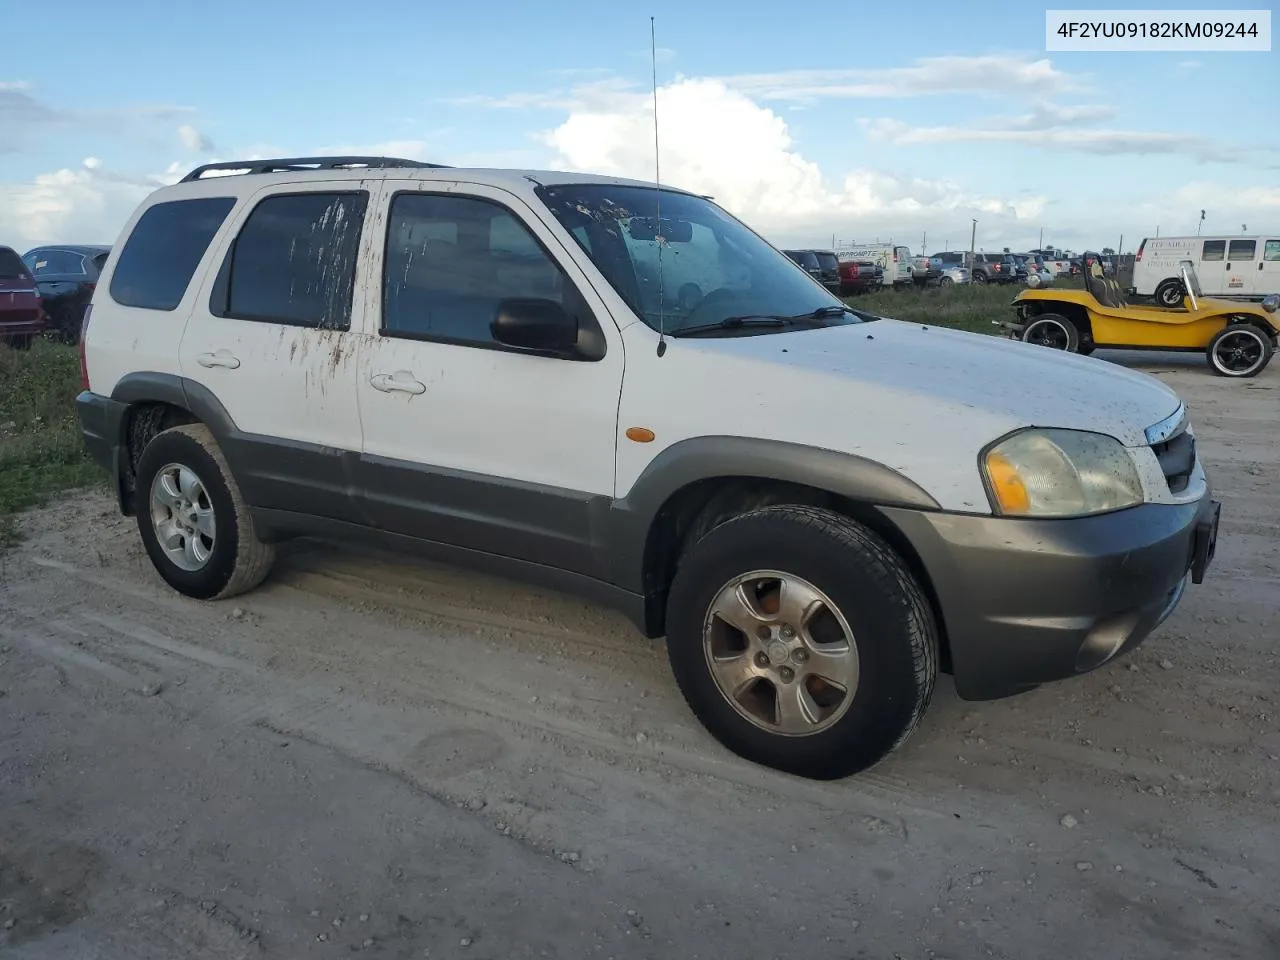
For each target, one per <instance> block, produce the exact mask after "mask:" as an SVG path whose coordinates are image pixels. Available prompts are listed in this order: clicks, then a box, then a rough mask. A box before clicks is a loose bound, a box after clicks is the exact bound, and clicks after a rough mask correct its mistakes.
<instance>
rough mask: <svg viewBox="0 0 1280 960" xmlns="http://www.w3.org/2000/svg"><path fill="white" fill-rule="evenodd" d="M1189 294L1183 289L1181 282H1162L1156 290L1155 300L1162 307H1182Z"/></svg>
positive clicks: (1170, 280) (1172, 280)
mask: <svg viewBox="0 0 1280 960" xmlns="http://www.w3.org/2000/svg"><path fill="white" fill-rule="evenodd" d="M1186 296H1187V292H1186V290H1184V289H1183V287H1182V281H1181V280H1174V279H1172V278H1170V279H1168V280H1161V281H1160V283H1159V285H1158V286H1157V287H1156V289H1155V294H1154V298H1155V301H1156V304H1157V305H1158V306H1161V307H1169V308H1174V307H1180V306H1182V302H1183V300H1184V299H1185V298H1186Z"/></svg>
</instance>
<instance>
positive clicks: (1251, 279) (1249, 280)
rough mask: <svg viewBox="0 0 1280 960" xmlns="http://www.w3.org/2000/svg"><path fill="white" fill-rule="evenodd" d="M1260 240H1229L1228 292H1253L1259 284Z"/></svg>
mask: <svg viewBox="0 0 1280 960" xmlns="http://www.w3.org/2000/svg"><path fill="white" fill-rule="evenodd" d="M1257 259H1258V241H1257V240H1254V239H1247V240H1246V239H1241V240H1230V241H1228V242H1227V270H1226V274H1227V290H1226V292H1227V293H1233V294H1244V293H1253V292H1254V289H1255V288H1256V287H1257V285H1258V265H1257Z"/></svg>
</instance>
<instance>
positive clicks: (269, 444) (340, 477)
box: [77, 392, 1215, 700]
mask: <svg viewBox="0 0 1280 960" xmlns="http://www.w3.org/2000/svg"><path fill="white" fill-rule="evenodd" d="M175 399H178V398H177V397H175ZM197 405H199V404H197ZM77 408H78V411H79V415H80V421H81V428H82V432H83V436H84V440H85V444H86V447H87V449H88V450H89V452H90V453H91V454H92V455H93V457H94V459H95V460H96V461H97V462H98V463H99V464H100V465H101V466H102V467H103V468H104V469H105V470H106V471H107V472H108V475H109V476H111V477H112V479H113V480H114V481H115V483H116V492H117V495H118V496H119V497H120V502H121V506H122V508H123V507H125V505H126V503H127V499H126V492H127V487H128V485H129V481H128V477H129V474H130V471H129V470H128V467H129V464H128V463H127V462H126V461H127V452H126V451H127V449H128V447H127V443H126V439H125V429H124V423H125V418H126V416H127V414H128V410H129V404H128V402H125V401H124V400H122V399H111V398H107V397H101V396H97V395H95V394H92V393H89V392H85V393H82V394H81V395H80V397H79V398H78V399H77ZM219 410H220V407H215V406H213V403H212V402H209V403H208V409H207V410H206V409H203V408H202V409H201V410H199V411H197V415H199V416H200V417H201V419H202V420H204V421H205V422H206V423H208V424H209V426H210V427H211V429H213V430H214V433H215V436H217V437H218V440H219V443H221V444H223V445H224V446H225V448H226V450H225V452H226V454H227V458H228V461H229V462H230V464H231V466H232V469H233V472H234V473H235V474H236V476H237V480H238V482H239V483H240V486H241V488H242V492H243V494H244V495H245V498H246V500H247V501H248V502H249V503H250V505H251V507H252V508H253V509H254V514H255V519H256V520H257V522H258V526H259V530H260V532H261V533H263V534H264V535H266V536H269V537H272V538H274V537H276V536H289V535H297V534H301V535H313V536H327V537H333V538H336V539H371V540H374V541H378V542H380V543H381V544H383V545H385V546H388V547H390V548H392V549H414V548H415V547H416V548H418V549H420V550H421V551H422V552H425V553H427V554H428V555H431V556H434V557H436V558H438V559H440V560H444V561H446V562H458V563H461V564H463V565H466V566H472V567H475V568H478V569H484V570H487V571H489V572H492V573H496V574H500V575H505V576H511V577H513V578H515V579H520V580H526V581H532V582H537V583H539V584H542V585H544V586H549V587H553V588H557V589H564V590H567V591H569V592H573V593H577V594H580V595H585V596H589V597H591V598H592V599H594V600H597V601H600V602H605V603H608V604H610V605H611V606H614V607H617V608H619V609H621V610H623V611H624V612H625V613H627V615H628V616H629V617H631V619H632V620H633V621H634V622H635V623H636V625H637V627H638V628H639V629H641V630H642V631H645V632H646V633H650V634H651V635H653V627H654V624H656V623H658V622H659V618H660V615H661V606H662V603H663V600H664V599H665V589H664V585H659V584H655V583H651V582H647V581H648V578H647V577H646V570H645V569H644V555H645V542H646V534H647V531H648V529H649V525H650V523H651V522H652V520H653V519H654V517H655V516H656V515H657V513H658V511H659V509H660V508H661V505H662V503H663V501H664V499H665V497H666V496H667V495H668V494H669V493H670V492H671V491H673V490H675V489H679V488H680V487H681V486H682V485H683V484H685V483H688V482H692V481H695V480H697V479H699V478H700V477H703V476H714V475H716V473H717V472H718V471H725V472H726V473H728V474H730V475H733V474H735V473H739V472H740V471H746V473H747V474H751V473H752V472H754V469H759V468H760V463H759V462H757V461H756V460H755V458H753V457H749V456H747V454H748V453H749V452H750V451H748V450H746V449H745V447H744V444H745V443H746V441H742V440H739V439H736V438H720V439H718V440H715V441H713V442H709V443H704V444H701V445H699V446H698V447H697V448H696V449H694V450H692V451H690V452H688V453H685V454H678V452H675V451H674V448H672V449H673V453H672V455H671V456H670V457H669V459H668V462H667V463H666V464H665V465H664V466H662V467H661V469H660V470H658V471H656V472H657V473H658V474H660V476H657V477H655V480H654V482H653V483H652V484H644V485H640V484H638V485H637V492H636V493H633V495H632V496H631V497H629V498H628V499H627V500H625V501H610V500H609V499H608V498H603V497H595V496H591V495H587V494H575V493H574V492H572V491H562V490H553V489H549V488H546V487H537V486H534V485H529V484H516V483H513V482H511V481H501V480H499V479H497V478H480V477H477V476H475V475H464V474H456V473H450V472H449V471H442V470H439V469H437V468H431V467H429V466H420V465H412V464H400V463H394V462H388V461H382V460H378V459H376V458H365V457H362V456H361V455H360V454H358V453H354V452H349V451H336V450H331V449H328V448H314V447H310V446H308V445H298V444H290V443H287V442H282V441H272V440H270V439H269V438H264V437H247V436H246V435H244V434H242V433H240V432H239V431H238V430H236V429H235V428H234V425H232V424H230V422H229V420H227V421H225V422H221V421H220V419H219V417H220V416H221V417H225V413H222V414H221V415H219ZM824 458H825V459H824ZM833 458H834V459H833ZM828 460H830V461H831V462H827V461H828ZM802 461H803V463H804V465H805V471H804V473H805V476H804V477H799V476H797V477H791V476H789V475H787V474H786V473H778V474H777V478H778V479H788V480H791V479H794V480H797V481H804V480H807V481H808V482H809V483H811V484H816V485H818V486H820V487H824V488H827V489H830V487H829V486H827V484H829V483H833V484H838V483H841V482H843V483H851V482H855V481H856V483H857V484H858V488H859V490H858V491H854V490H850V491H849V493H850V495H854V498H855V499H859V498H858V497H857V496H856V495H855V494H856V492H861V491H865V492H866V494H869V495H870V496H869V497H868V500H869V502H873V503H875V502H879V503H880V504H885V503H887V502H892V503H895V504H896V505H893V506H889V505H882V506H879V507H878V509H879V511H880V513H881V515H882V516H883V517H884V518H886V519H887V520H888V521H889V522H890V523H891V524H892V525H893V526H894V527H895V528H896V529H897V530H898V532H899V533H900V534H901V536H902V538H903V539H904V540H905V541H906V542H907V543H908V544H909V545H910V546H911V548H912V549H913V550H914V552H915V554H916V555H917V557H918V558H919V560H920V562H921V565H922V566H923V568H924V573H925V574H926V576H927V578H928V580H929V586H930V587H931V589H932V591H933V594H934V596H935V597H936V599H937V601H938V606H939V611H940V615H941V619H942V626H943V628H944V629H945V631H946V637H947V642H948V648H949V652H950V661H951V670H952V673H953V674H954V676H955V684H956V690H957V692H958V693H959V695H960V696H961V697H963V698H965V699H970V700H983V699H994V698H998V697H1003V696H1008V695H1011V694H1016V693H1019V692H1021V691H1023V690H1027V689H1030V688H1032V687H1035V686H1037V685H1039V684H1042V683H1047V682H1051V681H1055V680H1061V679H1065V678H1068V677H1071V676H1075V675H1077V674H1079V673H1082V672H1086V671H1088V670H1090V669H1093V668H1095V667H1097V666H1100V665H1101V664H1103V663H1105V662H1107V661H1109V660H1111V659H1114V657H1116V656H1120V655H1122V654H1124V653H1125V652H1127V651H1129V650H1131V649H1133V648H1134V647H1135V646H1137V645H1138V644H1139V643H1141V642H1142V641H1143V640H1144V639H1145V638H1146V637H1147V635H1148V634H1150V633H1151V631H1152V630H1154V629H1155V628H1156V626H1158V625H1159V624H1160V622H1161V621H1162V620H1163V619H1164V618H1165V617H1167V616H1168V615H1169V614H1170V613H1171V612H1172V610H1173V608H1174V606H1176V604H1177V602H1178V600H1179V599H1180V597H1181V591H1182V588H1183V586H1184V584H1185V583H1186V581H1187V579H1188V574H1189V571H1190V569H1191V566H1192V562H1193V558H1194V554H1195V550H1196V546H1197V543H1198V539H1203V531H1204V529H1205V527H1206V523H1207V521H1208V519H1209V518H1210V517H1211V514H1212V511H1213V510H1214V509H1215V504H1214V503H1213V502H1212V501H1211V500H1210V499H1209V498H1208V496H1206V497H1205V498H1204V499H1202V500H1201V501H1200V502H1198V503H1196V504H1188V505H1180V506H1179V505H1161V504H1146V505H1143V506H1139V507H1134V508H1131V509H1129V510H1123V511H1119V512H1116V513H1111V514H1107V515H1104V516H1098V517H1088V518H1081V519H1069V520H1021V519H1004V518H997V517H991V516H974V515H962V514H953V513H946V512H943V511H940V510H938V509H937V508H936V504H931V503H929V504H926V503H924V502H923V501H924V500H926V499H927V498H926V497H925V495H924V494H923V493H922V492H918V491H915V490H914V489H913V488H912V486H911V485H910V483H909V482H908V481H906V479H905V478H901V477H896V476H891V475H887V474H885V473H884V468H876V465H873V464H861V465H860V466H858V467H857V469H855V468H854V467H855V464H854V463H853V458H844V457H841V456H840V455H837V454H834V453H832V452H831V451H803V450H802V451H799V452H797V451H788V457H787V459H786V460H785V463H786V464H788V465H790V466H795V465H796V464H797V463H800V462H802ZM655 464H657V461H655ZM775 466H777V464H775ZM873 468H875V469H873ZM708 471H711V472H708ZM824 471H825V472H824ZM913 500H914V501H917V502H918V505H916V504H912V501H913ZM1202 552H1203V551H1202Z"/></svg>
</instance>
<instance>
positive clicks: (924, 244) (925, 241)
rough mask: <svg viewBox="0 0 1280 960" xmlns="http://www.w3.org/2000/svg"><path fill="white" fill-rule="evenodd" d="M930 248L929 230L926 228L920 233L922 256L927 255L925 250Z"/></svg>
mask: <svg viewBox="0 0 1280 960" xmlns="http://www.w3.org/2000/svg"><path fill="white" fill-rule="evenodd" d="M928 248H929V232H928V231H927V230H926V231H925V232H924V233H922V234H920V256H922V257H923V256H925V250H927V249H928Z"/></svg>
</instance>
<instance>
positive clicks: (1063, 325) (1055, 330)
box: [1022, 313, 1080, 353]
mask: <svg viewBox="0 0 1280 960" xmlns="http://www.w3.org/2000/svg"><path fill="white" fill-rule="evenodd" d="M1022 340H1023V342H1024V343H1035V344H1039V345H1040V346H1042V347H1050V348H1052V349H1055V350H1065V351H1067V352H1068V353H1078V352H1079V351H1080V330H1079V329H1078V328H1077V327H1076V325H1075V324H1074V323H1072V322H1071V321H1070V320H1068V319H1067V318H1066V317H1064V316H1063V315H1062V314H1060V313H1041V314H1037V315H1036V316H1034V317H1031V318H1029V319H1028V320H1027V325H1026V326H1025V327H1023V328H1022Z"/></svg>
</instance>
